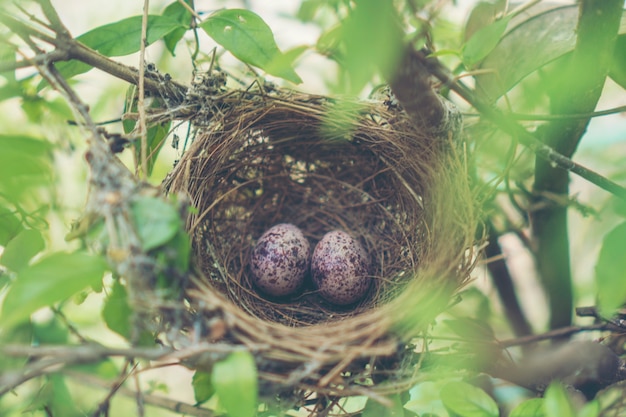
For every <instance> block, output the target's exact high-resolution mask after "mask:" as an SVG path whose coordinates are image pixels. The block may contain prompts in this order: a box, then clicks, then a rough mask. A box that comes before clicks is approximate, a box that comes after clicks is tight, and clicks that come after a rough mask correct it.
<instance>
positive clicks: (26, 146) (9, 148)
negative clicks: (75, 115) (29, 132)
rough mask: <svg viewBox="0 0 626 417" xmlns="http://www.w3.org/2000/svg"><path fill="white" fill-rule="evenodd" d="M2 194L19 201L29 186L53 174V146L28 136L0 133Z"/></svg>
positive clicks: (0, 191)
mask: <svg viewBox="0 0 626 417" xmlns="http://www.w3.org/2000/svg"><path fill="white" fill-rule="evenodd" d="M0 149H2V152H0V178H2V181H0V193H4V194H5V195H8V197H9V199H10V200H18V199H19V197H20V196H21V195H22V194H24V193H25V192H26V191H27V190H28V189H30V188H31V187H34V186H40V185H44V184H46V183H47V182H49V181H50V178H51V176H52V158H51V149H52V146H51V144H50V143H49V142H45V141H43V140H39V139H35V138H32V137H29V136H20V135H0Z"/></svg>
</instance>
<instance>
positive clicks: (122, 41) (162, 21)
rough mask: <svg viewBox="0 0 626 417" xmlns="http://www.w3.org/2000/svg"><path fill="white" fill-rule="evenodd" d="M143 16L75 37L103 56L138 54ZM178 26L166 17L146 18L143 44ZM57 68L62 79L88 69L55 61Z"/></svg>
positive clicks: (157, 38)
mask: <svg viewBox="0 0 626 417" xmlns="http://www.w3.org/2000/svg"><path fill="white" fill-rule="evenodd" d="M142 18H143V16H132V17H128V18H126V19H122V20H119V21H117V22H114V23H110V24H107V25H103V26H99V27H97V28H95V29H92V30H90V31H89V32H87V33H85V34H83V35H80V36H78V37H77V38H76V40H78V41H79V42H81V43H82V44H84V45H85V46H87V47H89V48H91V49H94V50H96V51H98V52H100V53H101V54H103V55H106V56H110V57H112V56H123V55H129V54H132V53H135V52H137V51H139V49H140V47H141V20H142ZM179 28H181V24H180V23H179V22H178V21H177V20H176V19H172V18H170V17H168V16H155V15H150V16H148V32H147V36H146V44H147V45H150V44H152V43H154V42H156V41H158V40H159V39H162V38H163V37H164V36H166V35H167V34H169V33H171V32H172V31H174V30H176V29H179ZM56 67H57V69H58V70H59V71H60V73H61V75H63V76H64V77H65V78H69V77H73V76H75V75H78V74H82V73H83V72H87V71H89V70H90V69H91V68H92V67H91V66H90V65H87V64H84V63H82V62H79V61H75V60H72V61H68V62H59V63H58V64H56Z"/></svg>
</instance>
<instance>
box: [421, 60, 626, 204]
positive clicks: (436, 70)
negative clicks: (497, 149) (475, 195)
mask: <svg viewBox="0 0 626 417" xmlns="http://www.w3.org/2000/svg"><path fill="white" fill-rule="evenodd" d="M416 56H418V57H419V59H420V61H421V62H422V63H423V64H424V65H425V67H426V68H427V70H428V71H429V72H430V73H431V74H432V75H433V76H435V77H436V78H437V79H438V80H439V81H441V82H442V83H443V84H444V85H445V86H446V87H448V88H450V90H452V91H454V92H455V93H456V94H458V95H459V96H460V97H461V98H463V100H465V101H466V102H468V103H469V104H471V105H472V106H473V107H474V108H475V109H476V110H478V112H479V113H480V114H481V115H482V116H483V117H484V118H485V119H487V120H489V121H491V122H492V123H493V124H494V125H495V126H497V127H498V128H500V129H501V130H502V131H503V132H506V133H507V134H509V135H511V136H512V137H514V138H516V139H517V140H518V141H519V142H520V143H521V144H522V145H524V146H526V147H527V148H528V149H530V150H531V151H533V152H534V153H535V154H536V155H537V156H538V157H540V158H542V159H544V160H545V161H548V162H549V163H551V164H553V165H555V166H557V167H558V168H560V169H563V170H566V171H570V172H573V173H574V174H576V175H578V176H580V177H581V178H584V179H586V180H587V181H589V182H590V183H592V184H594V185H596V186H598V187H600V188H602V189H603V190H605V191H608V192H609V193H611V194H613V195H615V196H617V197H619V198H621V199H622V200H626V188H624V187H622V186H621V185H619V184H617V183H615V182H614V181H611V180H610V179H608V178H606V177H604V176H602V175H600V174H598V173H597V172H594V171H592V170H590V169H588V168H586V167H584V166H582V165H580V164H578V163H576V162H574V161H572V160H571V159H570V158H568V157H566V156H563V155H562V154H560V153H558V152H556V151H555V150H554V149H552V148H551V147H550V146H547V145H546V144H544V143H543V142H542V141H541V140H539V139H538V138H536V137H535V136H534V135H533V134H532V133H530V132H528V131H527V130H526V129H524V128H523V127H522V126H521V125H519V124H518V123H517V122H516V121H515V120H514V119H513V118H512V117H510V116H509V115H508V114H506V113H503V112H502V111H500V110H498V109H496V108H493V107H491V106H490V105H488V104H485V103H483V102H482V101H480V100H479V99H478V98H476V96H475V95H474V92H473V91H472V90H470V89H469V88H468V87H467V86H466V85H465V84H463V83H462V82H461V81H459V80H457V79H456V78H455V77H454V76H453V75H452V74H451V73H450V71H449V70H448V69H447V68H446V67H444V66H443V65H442V64H441V63H440V62H439V61H438V60H437V59H435V58H429V57H428V52H427V51H419V52H417V53H416Z"/></svg>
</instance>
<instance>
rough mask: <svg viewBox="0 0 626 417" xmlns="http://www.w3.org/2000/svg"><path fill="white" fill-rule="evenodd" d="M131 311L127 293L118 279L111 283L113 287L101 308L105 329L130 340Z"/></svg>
mask: <svg viewBox="0 0 626 417" xmlns="http://www.w3.org/2000/svg"><path fill="white" fill-rule="evenodd" d="M132 317H133V309H132V308H131V307H130V304H129V303H128V292H127V291H126V287H125V286H124V285H122V283H121V282H120V280H119V279H116V280H115V281H114V282H113V287H112V288H111V292H110V293H109V295H108V297H107V298H106V300H105V301H104V306H103V307H102V318H103V319H104V322H105V323H106V325H107V327H108V328H109V329H111V330H113V331H114V332H115V333H117V334H119V335H120V336H122V337H124V338H125V339H127V340H130V338H131V334H132V323H131V320H132Z"/></svg>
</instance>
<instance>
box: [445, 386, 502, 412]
mask: <svg viewBox="0 0 626 417" xmlns="http://www.w3.org/2000/svg"><path fill="white" fill-rule="evenodd" d="M441 402H442V403H443V405H444V407H446V409H447V410H448V411H449V412H450V413H451V414H454V415H458V416H460V417H498V416H499V411H498V405H497V404H496V402H495V401H494V400H493V399H492V398H491V397H490V396H489V395H487V393H485V391H483V390H481V389H480V388H477V387H475V386H473V385H470V384H467V383H465V382H457V381H455V382H450V383H448V384H446V385H445V386H444V387H443V388H442V389H441Z"/></svg>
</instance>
